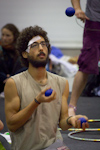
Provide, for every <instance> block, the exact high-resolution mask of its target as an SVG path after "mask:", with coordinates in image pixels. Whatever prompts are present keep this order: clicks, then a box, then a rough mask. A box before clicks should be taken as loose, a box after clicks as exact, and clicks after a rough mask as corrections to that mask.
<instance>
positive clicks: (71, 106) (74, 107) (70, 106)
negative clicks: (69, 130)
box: [68, 104, 77, 112]
mask: <svg viewBox="0 0 100 150" xmlns="http://www.w3.org/2000/svg"><path fill="white" fill-rule="evenodd" d="M68 107H69V108H73V109H74V112H75V111H76V110H77V107H76V106H73V105H71V104H69V105H68Z"/></svg>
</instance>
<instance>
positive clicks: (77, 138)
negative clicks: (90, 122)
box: [68, 130, 100, 142]
mask: <svg viewBox="0 0 100 150" xmlns="http://www.w3.org/2000/svg"><path fill="white" fill-rule="evenodd" d="M92 131H93V130H92ZM80 132H81V131H73V132H70V133H68V137H70V138H72V139H75V140H81V141H92V142H100V139H89V138H80V137H75V136H72V135H73V134H76V133H80Z"/></svg>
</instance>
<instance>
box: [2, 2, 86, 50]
mask: <svg viewBox="0 0 100 150" xmlns="http://www.w3.org/2000/svg"><path fill="white" fill-rule="evenodd" d="M85 5H86V0H81V6H82V8H83V10H85ZM71 6H72V5H71V2H70V0H1V1H0V28H1V27H2V26H3V25H5V24H6V23H14V24H15V25H16V26H17V27H18V28H19V30H20V31H21V30H22V29H23V28H25V27H28V26H33V25H39V26H41V27H43V28H44V29H45V30H46V31H47V32H48V36H49V39H50V41H51V44H52V45H54V46H57V47H59V48H80V47H81V46H82V35H83V27H84V24H83V23H81V21H79V20H77V21H78V23H79V24H80V25H81V26H82V27H80V26H79V25H78V24H77V22H76V17H75V16H73V17H67V16H66V15H65V10H66V8H68V7H71Z"/></svg>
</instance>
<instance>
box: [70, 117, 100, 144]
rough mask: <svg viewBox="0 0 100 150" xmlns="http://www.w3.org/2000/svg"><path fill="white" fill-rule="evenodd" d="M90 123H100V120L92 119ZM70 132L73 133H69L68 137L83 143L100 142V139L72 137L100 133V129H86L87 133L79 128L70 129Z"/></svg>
mask: <svg viewBox="0 0 100 150" xmlns="http://www.w3.org/2000/svg"><path fill="white" fill-rule="evenodd" d="M88 122H100V119H90V120H88ZM68 130H69V131H73V130H74V131H73V132H70V133H68V137H70V138H72V139H75V140H81V141H92V142H100V139H89V138H80V137H75V136H72V135H73V134H77V133H80V132H88V131H100V128H86V129H85V131H83V129H81V128H80V129H79V128H70V129H68Z"/></svg>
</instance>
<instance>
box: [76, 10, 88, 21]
mask: <svg viewBox="0 0 100 150" xmlns="http://www.w3.org/2000/svg"><path fill="white" fill-rule="evenodd" d="M75 15H76V17H77V18H78V19H80V20H81V21H83V22H85V20H86V19H87V20H89V18H88V17H87V16H86V14H85V12H84V11H82V10H81V9H76V10H75Z"/></svg>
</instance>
